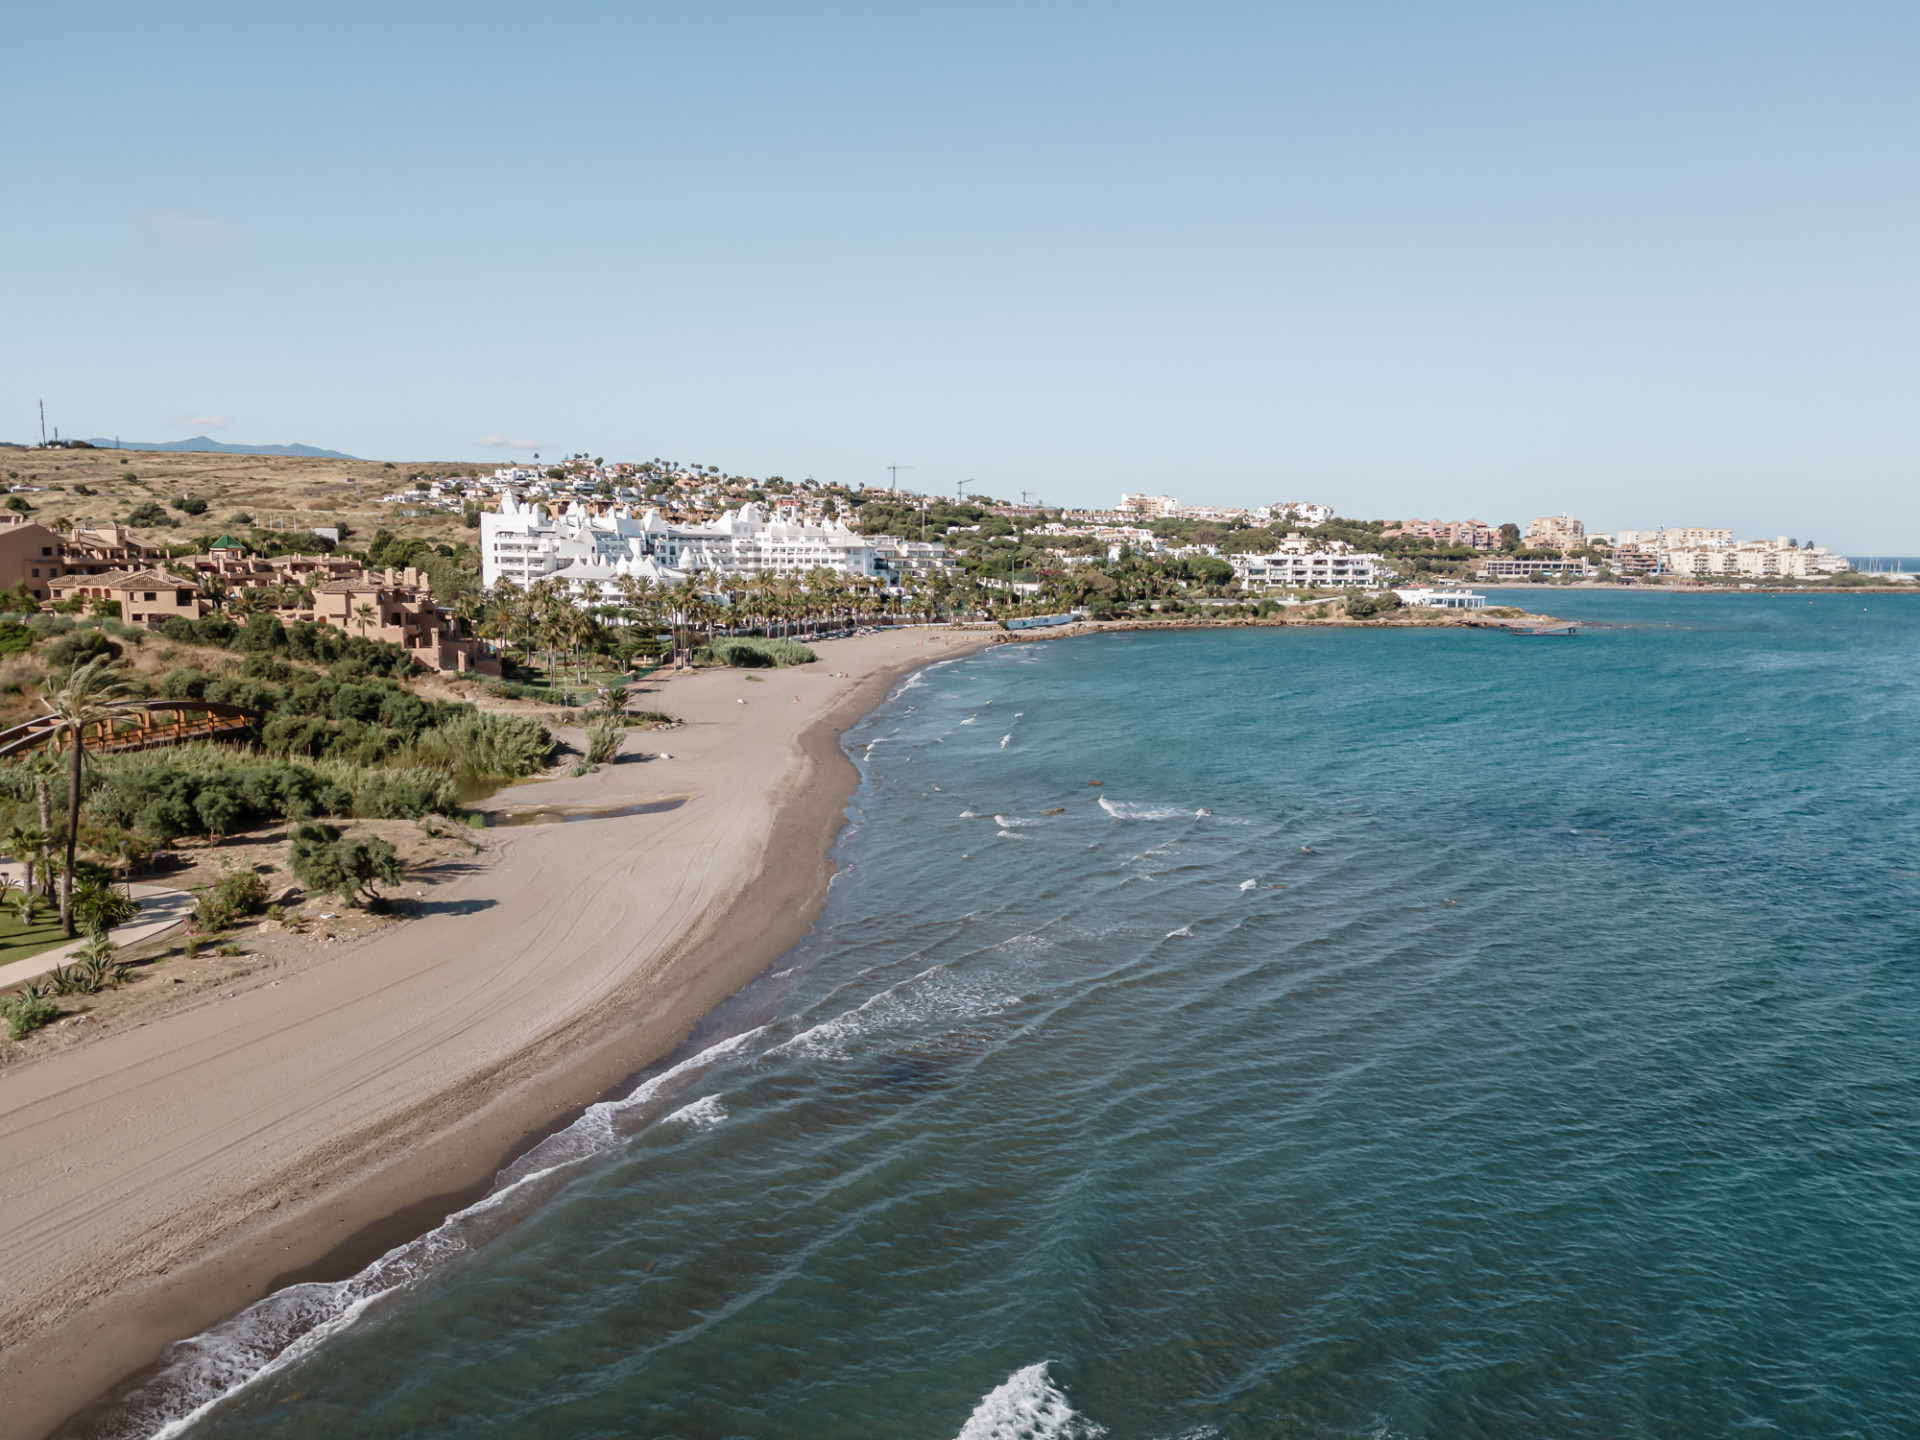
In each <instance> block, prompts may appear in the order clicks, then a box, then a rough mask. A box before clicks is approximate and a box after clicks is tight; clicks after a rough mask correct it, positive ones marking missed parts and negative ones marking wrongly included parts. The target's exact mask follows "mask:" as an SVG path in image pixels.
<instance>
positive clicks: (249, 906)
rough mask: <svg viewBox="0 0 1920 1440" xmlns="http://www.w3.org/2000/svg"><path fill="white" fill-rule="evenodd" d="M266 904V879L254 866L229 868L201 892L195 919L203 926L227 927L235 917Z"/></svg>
mask: <svg viewBox="0 0 1920 1440" xmlns="http://www.w3.org/2000/svg"><path fill="white" fill-rule="evenodd" d="M266 905H267V882H266V881H264V880H262V879H261V878H260V877H259V876H258V875H256V874H254V872H253V871H251V870H229V871H228V872H227V873H226V874H225V875H222V876H221V877H220V879H219V881H218V883H216V884H214V885H212V886H211V887H209V888H208V889H206V890H205V891H203V892H201V895H200V903H199V905H198V906H197V907H195V909H194V912H193V923H194V925H195V926H196V927H197V928H198V929H201V930H209V931H211V930H226V929H230V928H231V927H232V926H233V923H234V922H235V921H236V920H243V919H245V918H246V917H248V916H249V915H258V914H259V913H260V912H261V911H262V910H264V909H266Z"/></svg>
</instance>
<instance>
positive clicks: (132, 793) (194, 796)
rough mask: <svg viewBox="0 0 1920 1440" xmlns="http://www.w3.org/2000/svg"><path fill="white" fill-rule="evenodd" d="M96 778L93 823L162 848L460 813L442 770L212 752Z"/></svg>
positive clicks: (175, 754)
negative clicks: (301, 825)
mask: <svg viewBox="0 0 1920 1440" xmlns="http://www.w3.org/2000/svg"><path fill="white" fill-rule="evenodd" d="M91 773H92V774H93V776H94V777H95V788H94V790H93V792H92V794H91V795H90V796H89V798H88V802H87V803H88V808H89V809H90V811H91V813H92V817H93V819H94V820H95V821H96V822H98V823H100V824H103V825H110V826H115V827H117V828H119V829H122V830H137V831H139V832H140V833H142V834H144V835H148V836H151V837H152V838H153V839H155V840H157V841H159V842H160V843H161V844H169V843H171V842H172V841H173V840H175V839H177V838H178V837H180V836H182V835H197V834H205V833H208V831H209V828H210V827H211V828H213V829H214V830H215V832H216V833H219V834H226V835H231V834H235V833H237V832H238V831H241V830H250V829H254V828H257V827H258V826H261V825H266V824H271V823H272V822H274V821H276V820H306V819H311V818H312V817H314V816H316V815H358V816H363V817H366V818H368V819H401V820H417V819H419V818H420V817H421V816H422V815H427V814H440V815H446V814H451V813H452V812H453V810H454V809H455V808H456V805H455V800H454V785H453V781H452V779H451V778H450V777H449V776H448V775H447V774H445V773H443V772H440V771H437V770H430V769H427V768H425V767H421V766H368V765H362V764H353V763H348V762H344V761H340V760H331V759H329V760H286V759H280V758H276V757H273V756H268V755H261V754H258V753H254V752H249V751H244V750H233V749H229V748H225V747H222V746H217V745H210V744H201V745H181V746H176V747H175V748H173V749H170V750H165V751H149V752H145V753H135V754H129V755H100V756H95V757H94V758H93V769H92V772H91ZM4 778H11V777H10V776H7V777H4ZM0 788H4V786H0ZM213 796H217V797H219V798H210V797H213Z"/></svg>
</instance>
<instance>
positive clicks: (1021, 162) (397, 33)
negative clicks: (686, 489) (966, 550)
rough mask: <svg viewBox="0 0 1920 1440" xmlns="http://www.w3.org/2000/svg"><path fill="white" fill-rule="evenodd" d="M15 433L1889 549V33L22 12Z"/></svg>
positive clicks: (1910, 99) (1895, 464) (1511, 11)
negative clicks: (1688, 532)
mask: <svg viewBox="0 0 1920 1440" xmlns="http://www.w3.org/2000/svg"><path fill="white" fill-rule="evenodd" d="M7 33H8V36H9V39H10V40H11V42H12V44H13V47H14V50H15V53H16V54H17V55H20V56H23V57H38V58H36V59H34V60H33V61H32V63H23V64H22V65H20V66H19V67H18V69H19V72H20V73H19V75H18V76H17V78H16V82H15V88H14V95H13V99H14V104H13V106H12V115H11V118H12V121H13V123H12V125H11V126H10V134H11V137H12V141H13V144H12V145H11V147H10V150H11V152H12V155H13V160H14V166H13V168H14V172H15V184H16V191H23V190H27V189H28V188H31V190H32V192H33V193H35V194H36V195H37V196H38V197H39V198H38V199H37V200H35V201H33V202H32V203H31V204H23V205H21V206H19V211H20V212H21V213H20V214H19V215H18V217H17V218H16V221H15V223H14V224H13V225H11V226H9V227H7V229H6V231H5V235H4V238H0V254H3V255H4V259H5V262H6V265H7V270H8V273H10V274H12V275H14V276H15V277H16V287H15V291H14V296H13V299H14V304H13V306H12V309H11V313H12V317H13V323H14V327H15V330H14V333H15V334H16V336H18V337H21V338H22V339H24V340H25V341H26V342H27V343H19V342H18V341H17V342H16V343H15V344H14V345H11V346H8V347H6V351H5V354H4V356H0V380H3V381H4V384H3V385H0V440H11V441H31V440H34V439H37V437H38V417H37V412H36V410H35V405H36V402H37V401H39V400H41V399H43V398H44V399H45V401H46V404H47V413H48V425H49V429H50V430H51V428H52V427H53V426H56V425H57V426H58V427H59V429H60V432H61V433H62V434H63V435H67V436H73V437H91V436H95V435H101V436H111V435H114V434H120V435H124V436H127V437H129V438H137V439H141V440H148V441H165V440H172V439H180V438H185V437H188V436H191V435H195V434H199V433H205V434H207V435H209V436H211V437H212V438H214V439H216V440H220V441H224V442H229V443H250V444H287V443H303V444H308V445H313V446H318V447H321V448H325V449H330V450H340V451H345V452H348V453H351V454H355V455H360V456H365V457H368V458H377V459H383V460H384V459H394V460H427V459H437V460H464V461H470V462H475V463H489V462H491V463H507V462H509V461H525V460H527V459H530V458H531V452H532V451H533V450H535V449H537V450H539V451H540V452H541V453H542V454H543V455H544V456H551V455H554V454H559V453H563V452H570V451H586V452H587V453H589V454H597V455H605V456H608V457H609V458H615V457H618V458H622V459H644V458H647V457H650V456H654V455H661V456H667V457H671V458H675V459H679V460H682V461H687V462H693V461H699V462H702V463H712V464H718V465H721V466H722V467H724V468H726V469H729V470H733V471H738V472H743V473H749V474H756V475H766V474H784V475H787V476H789V477H790V478H799V477H801V476H804V475H809V474H811V475H814V476H816V477H818V478H820V479H823V480H836V481H842V482H845V483H849V484H859V483H873V482H876V481H884V480H885V467H886V466H887V465H888V464H889V463H893V462H898V463H900V464H901V465H903V466H909V465H910V466H912V467H914V468H912V469H911V470H903V472H902V475H901V479H902V482H903V483H905V484H910V485H911V486H912V487H913V488H915V489H920V490H940V489H951V488H952V487H953V486H954V485H955V484H957V483H962V482H965V483H966V484H967V488H969V489H970V490H976V491H979V490H985V491H990V492H992V493H994V494H997V495H1006V496H1017V495H1018V494H1019V492H1021V491H1022V490H1026V491H1029V492H1032V493H1034V494H1035V495H1036V496H1037V497H1040V498H1044V499H1045V500H1047V501H1048V502H1050V503H1054V504H1064V505H1093V504H1111V503H1112V501H1113V499H1114V498H1115V496H1117V494H1118V493H1119V492H1120V491H1122V490H1145V491H1149V492H1152V493H1169V494H1174V495H1178V496H1180V497H1181V498H1182V499H1185V500H1188V501H1192V502H1200V503H1207V502H1210V503H1217V504H1226V505H1256V504H1261V503H1266V502H1269V501H1275V500H1287V499H1312V500H1319V501H1323V502H1325V503H1327V504H1331V505H1333V506H1334V507H1335V509H1336V510H1338V511H1339V512H1340V513H1342V514H1347V515H1356V516H1361V517H1385V518H1404V517H1410V516H1434V515H1438V516H1442V517H1443V518H1459V517H1465V516H1468V515H1473V516H1477V517H1479V518H1483V519H1486V520H1490V521H1494V522H1496V523H1497V522H1499V521H1502V520H1509V519H1513V520H1518V521H1520V522H1521V523H1523V524H1524V523H1525V521H1526V520H1528V519H1531V518H1533V517H1534V516H1536V515H1544V514H1551V513H1557V512H1561V511H1567V512H1570V513H1573V514H1575V515H1578V516H1580V517H1581V518H1582V519H1584V520H1585V521H1586V522H1587V524H1588V526H1589V528H1591V529H1597V530H1615V529H1619V528H1623V527H1635V528H1637V527H1640V526H1654V525H1660V524H1666V525H1727V526H1731V527H1732V528H1734V529H1735V530H1736V531H1737V532H1738V533H1739V534H1740V535H1741V538H1749V537H1752V536H1763V535H1777V534H1788V535H1793V536H1796V537H1797V538H1800V539H1803V540H1805V539H1811V540H1813V541H1815V542H1816V543H1819V544H1823V545H1825V546H1827V547H1828V548H1829V549H1831V550H1835V551H1840V552H1844V553H1852V554H1873V553H1886V554H1902V553H1910V552H1915V553H1920V503H1916V501H1915V499H1914V493H1915V490H1914V485H1913V481H1914V479H1915V471H1916V458H1917V457H1916V447H1915V441H1914V437H1913V433H1912V426H1911V424H1910V423H1909V422H1908V419H1907V416H1908V412H1909V411H1910V410H1911V406H1912V401H1911V398H1910V396H1911V393H1912V390H1913V380H1914V379H1915V374H1914V372H1915V369H1916V361H1915V358H1914V353H1913V346H1912V343H1911V339H1910V336H1911V335H1912V334H1913V333H1915V321H1916V319H1920V286H1916V283H1915V267H1914V264H1913V260H1912V256H1911V248H1912V247H1911V243H1910V236H1911V235H1912V233H1913V231H1914V228H1915V220H1916V218H1920V215H1917V213H1916V212H1917V211H1920V206H1917V205H1916V195H1915V186H1914V182H1913V180H1912V178H1911V165H1910V162H1909V152H1910V150H1911V147H1912V142H1913V139H1914V136H1915V131H1916V125H1915V122H1916V119H1920V99H1916V97H1915V95H1914V93H1913V88H1912V86H1911V84H1910V78H1909V77H1910V76H1911V74H1912V71H1913V68H1914V61H1915V59H1916V52H1917V51H1920V46H1917V45H1916V40H1917V39H1920V15H1917V14H1915V13H1914V12H1912V11H1911V10H1910V9H1907V8H1904V7H1897V6H1892V5H1884V4H1858V5H1846V6H1839V7H1826V8H1824V9H1821V10H1819V11H1817V12H1816V11H1813V10H1808V9H1796V8H1791V7H1785V6H1778V5H1764V6H1744V7H1735V6H1730V5H1685V6H1681V7H1654V6H1650V5H1629V6H1609V7H1604V8H1603V7H1597V6H1576V7H1569V8H1561V9H1556V10H1555V11H1553V12H1552V13H1545V12H1538V11H1535V10H1532V9H1529V8H1526V7H1520V6H1512V5H1476V6H1470V7H1456V8H1452V9H1449V10H1447V11H1446V12H1444V13H1439V12H1433V11H1430V10H1426V9H1423V8H1421V7H1414V6H1410V5H1368V6H1362V7H1350V8H1347V9H1343V10H1341V11H1339V12H1338V13H1330V12H1323V11H1321V10H1318V9H1316V8H1314V7H1306V6H1282V7H1277V8H1275V7H1258V8H1254V7H1238V6H1216V7H1209V8H1206V9H1204V10H1200V11H1174V10H1172V9H1164V10H1163V9H1154V8H1148V7H1140V6H1123V7H1118V8H1112V7H1098V8H1096V7H1091V6H1058V7H1049V8H1047V9H1045V10H1044V11H1039V12H1033V11H1028V10H1023V9H1016V8H1014V7H1004V6H1002V7H992V6H990V7H967V8H965V9H964V10H963V9H961V8H959V7H942V8H932V9H922V10H916V11H914V12H912V13H911V14H903V13H898V12H895V11H892V10H889V9H886V8H884V7H860V6H836V7H830V8H825V9H812V10H809V11H807V12H805V13H804V14H799V13H795V12H791V11H788V10H784V9H780V8H777V7H771V6H754V5H736V6H727V7H717V8H706V9H702V10H700V11H699V12H697V13H695V12H684V13H683V12H678V11H673V10H669V9H667V8H664V7H644V6H643V7H614V6H608V5H595V4H581V5H573V6H568V7H561V8H559V9H556V10H550V11H543V12H540V13H538V14H534V13H532V12H524V11H520V10H517V9H512V8H508V7H504V6H490V5H482V6H477V7H474V6H469V7H462V8H459V9H455V8H453V7H451V6H419V5H415V6H407V7H402V8H400V9H398V10H391V9H386V8H382V9H375V8H373V7H364V6H346V7H335V8H332V9H329V10H327V11H325V12H311V13H307V12H284V13H283V12H277V11H273V12H269V11H259V10H256V9H252V8H248V7H239V6H221V5H206V6H190V7H185V8H170V9H169V10H167V11H166V12H164V13H163V12H158V11H153V10H150V9H147V8H141V7H133V6H115V5H110V6H106V7H99V8H94V9H89V10H84V11H73V10H58V9H55V10H50V11H43V12H32V13H27V12H23V13H21V14H18V15H16V16H14V17H12V19H11V22H10V24H9V26H8V32H7Z"/></svg>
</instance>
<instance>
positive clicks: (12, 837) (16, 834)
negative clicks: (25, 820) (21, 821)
mask: <svg viewBox="0 0 1920 1440" xmlns="http://www.w3.org/2000/svg"><path fill="white" fill-rule="evenodd" d="M6 846H7V853H8V854H10V855H12V856H13V857H14V858H16V859H17V860H19V862H20V863H21V864H22V865H23V866H25V867H26V872H27V873H26V877H25V878H24V879H23V880H22V881H21V888H22V889H24V890H25V891H26V892H27V893H28V894H29V895H31V894H32V893H33V872H34V867H35V866H36V865H38V864H39V863H40V852H41V851H42V850H44V849H46V847H47V836H46V832H45V831H44V830H38V829H36V828H34V827H33V826H31V825H14V826H12V827H11V828H9V829H8V831H7V838H6Z"/></svg>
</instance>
